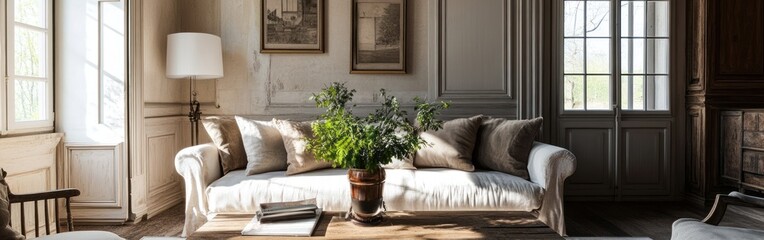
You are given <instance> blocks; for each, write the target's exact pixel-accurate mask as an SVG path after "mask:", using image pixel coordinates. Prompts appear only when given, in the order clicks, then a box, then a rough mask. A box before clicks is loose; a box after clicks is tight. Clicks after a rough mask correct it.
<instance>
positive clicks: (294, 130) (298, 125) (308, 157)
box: [273, 119, 332, 175]
mask: <svg viewBox="0 0 764 240" xmlns="http://www.w3.org/2000/svg"><path fill="white" fill-rule="evenodd" d="M273 122H274V123H275V125H276V127H277V128H278V129H279V132H281V137H282V138H283V140H284V147H286V152H287V164H288V167H287V171H286V175H294V174H298V173H304V172H310V171H313V170H318V169H324V168H330V167H331V166H332V164H331V163H329V162H325V161H318V160H316V157H315V156H313V153H311V152H310V151H308V150H307V149H305V147H306V146H307V145H308V141H307V140H306V139H308V138H312V137H313V129H311V127H310V122H293V121H289V120H278V119H273Z"/></svg>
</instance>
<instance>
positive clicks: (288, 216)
mask: <svg viewBox="0 0 764 240" xmlns="http://www.w3.org/2000/svg"><path fill="white" fill-rule="evenodd" d="M320 217H321V208H319V207H318V206H317V205H316V199H307V200H302V201H296V202H276V203H262V204H260V210H258V211H257V214H255V217H254V218H252V221H250V222H249V224H247V226H246V227H244V230H242V231H241V234H242V235H245V236H310V235H312V233H313V230H314V229H315V228H316V224H317V223H318V219H319V218H320Z"/></svg>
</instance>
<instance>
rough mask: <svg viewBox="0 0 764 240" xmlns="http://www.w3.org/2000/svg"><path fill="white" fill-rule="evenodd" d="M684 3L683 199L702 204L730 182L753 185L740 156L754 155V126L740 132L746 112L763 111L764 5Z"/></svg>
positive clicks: (751, 0) (751, 1) (721, 0)
mask: <svg viewBox="0 0 764 240" xmlns="http://www.w3.org/2000/svg"><path fill="white" fill-rule="evenodd" d="M688 6H689V7H688V28H687V29H688V33H687V36H688V42H687V45H688V49H689V51H690V54H689V58H690V59H689V61H688V63H689V64H690V68H689V69H690V73H689V76H690V77H689V78H688V79H687V82H686V86H687V94H686V110H687V111H686V114H687V115H686V119H687V127H688V129H687V133H688V134H687V135H685V140H686V142H687V144H685V146H686V151H685V152H686V156H687V158H686V161H685V167H686V169H685V170H686V171H685V172H686V174H685V176H686V178H685V183H686V185H685V189H686V192H687V194H688V197H690V199H692V200H696V201H697V202H698V203H706V204H709V203H711V202H712V201H713V199H714V195H715V194H716V193H723V192H727V191H729V190H731V189H734V188H735V186H736V185H737V184H736V183H737V182H740V183H741V184H742V183H743V182H744V181H746V180H745V179H746V178H748V181H756V180H757V178H756V175H755V174H754V175H752V174H753V173H754V172H755V171H749V172H748V173H746V172H744V171H743V170H742V169H743V168H744V167H745V161H746V157H748V158H749V159H754V158H755V156H758V151H757V150H755V148H756V147H754V145H756V143H755V141H759V139H756V138H757V137H758V136H759V135H758V133H756V131H758V128H757V130H746V132H744V131H742V130H741V129H744V128H745V129H754V127H753V126H754V125H753V124H754V123H753V120H751V121H748V122H746V118H749V119H754V118H752V116H753V115H750V114H749V115H746V113H749V112H750V111H744V110H745V109H764V1H762V0H690V1H688ZM754 115H755V116H756V117H755V118H756V119H758V113H756V114H754ZM757 121H758V120H757ZM746 123H747V124H750V125H748V126H746ZM746 134H747V135H746ZM746 138H748V140H746ZM760 140H764V138H762V139H760ZM746 142H747V143H748V144H747V145H746ZM759 145H761V144H759ZM763 148H764V146H763ZM752 161H753V160H750V161H749V162H752ZM749 167H750V166H749ZM750 168H753V167H750Z"/></svg>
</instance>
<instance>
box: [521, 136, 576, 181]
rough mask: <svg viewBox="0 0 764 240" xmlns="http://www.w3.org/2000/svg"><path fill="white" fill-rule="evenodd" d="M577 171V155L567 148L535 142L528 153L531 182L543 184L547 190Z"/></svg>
mask: <svg viewBox="0 0 764 240" xmlns="http://www.w3.org/2000/svg"><path fill="white" fill-rule="evenodd" d="M575 171H576V157H575V156H574V155H573V153H571V152H570V151H568V150H567V149H564V148H561V147H558V146H554V145H550V144H546V143H540V142H535V143H533V148H531V153H530V155H528V175H529V176H530V179H531V182H534V183H536V184H538V185H541V186H542V187H544V189H546V190H547V191H548V190H549V188H550V187H551V186H550V185H551V184H553V183H554V182H558V181H560V180H562V181H564V180H565V179H566V178H568V177H570V175H573V172H575Z"/></svg>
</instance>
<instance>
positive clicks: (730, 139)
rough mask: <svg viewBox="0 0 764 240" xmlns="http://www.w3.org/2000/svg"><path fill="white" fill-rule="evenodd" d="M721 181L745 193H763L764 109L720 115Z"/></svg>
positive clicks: (725, 112)
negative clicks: (745, 191)
mask: <svg viewBox="0 0 764 240" xmlns="http://www.w3.org/2000/svg"><path fill="white" fill-rule="evenodd" d="M721 116H722V120H721V125H722V128H721V130H722V131H721V134H720V136H721V143H722V144H721V150H722V151H721V156H720V157H721V164H720V166H721V180H722V184H723V185H725V186H730V187H735V188H739V189H742V190H756V191H762V190H764V110H747V111H724V112H722V113H721Z"/></svg>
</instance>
